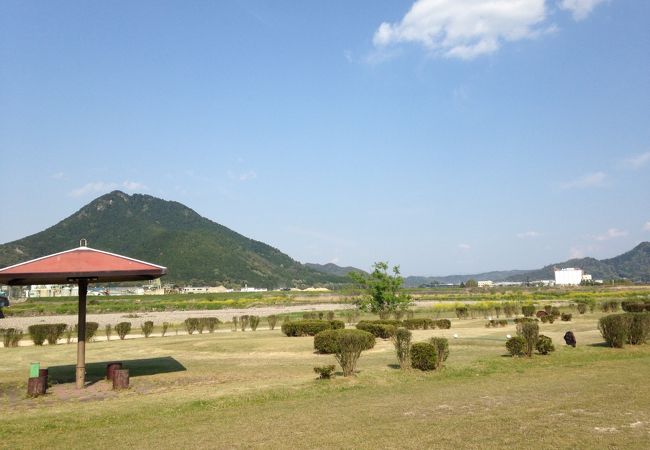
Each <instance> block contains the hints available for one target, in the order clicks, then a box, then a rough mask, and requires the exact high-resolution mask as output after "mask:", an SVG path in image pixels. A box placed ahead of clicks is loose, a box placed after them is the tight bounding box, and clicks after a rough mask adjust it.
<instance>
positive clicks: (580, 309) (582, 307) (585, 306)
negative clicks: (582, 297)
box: [578, 303, 587, 314]
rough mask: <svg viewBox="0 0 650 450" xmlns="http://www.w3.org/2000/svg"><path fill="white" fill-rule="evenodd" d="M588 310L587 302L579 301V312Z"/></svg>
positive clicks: (582, 312)
mask: <svg viewBox="0 0 650 450" xmlns="http://www.w3.org/2000/svg"><path fill="white" fill-rule="evenodd" d="M586 312H587V305H586V304H585V303H578V313H580V314H584V313H586Z"/></svg>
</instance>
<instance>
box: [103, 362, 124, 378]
mask: <svg viewBox="0 0 650 450" xmlns="http://www.w3.org/2000/svg"><path fill="white" fill-rule="evenodd" d="M121 368H122V363H121V362H110V363H108V364H106V379H107V380H108V381H111V380H112V379H113V377H114V376H115V371H116V370H119V369H121Z"/></svg>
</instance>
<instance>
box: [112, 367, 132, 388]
mask: <svg viewBox="0 0 650 450" xmlns="http://www.w3.org/2000/svg"><path fill="white" fill-rule="evenodd" d="M128 388H129V369H116V370H115V371H114V372H113V390H114V391H118V390H120V389H128Z"/></svg>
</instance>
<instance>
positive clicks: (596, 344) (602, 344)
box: [587, 342, 612, 348]
mask: <svg viewBox="0 0 650 450" xmlns="http://www.w3.org/2000/svg"><path fill="white" fill-rule="evenodd" d="M587 347H605V348H612V346H611V345H609V344H608V343H607V342H596V343H595V344H588V345H587Z"/></svg>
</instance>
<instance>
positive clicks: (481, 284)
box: [478, 280, 494, 287]
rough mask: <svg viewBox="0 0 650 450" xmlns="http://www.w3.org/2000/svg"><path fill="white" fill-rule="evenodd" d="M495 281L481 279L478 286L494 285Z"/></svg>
mask: <svg viewBox="0 0 650 450" xmlns="http://www.w3.org/2000/svg"><path fill="white" fill-rule="evenodd" d="M492 286H494V282H493V281H492V280H480V281H479V282H478V287H492Z"/></svg>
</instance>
